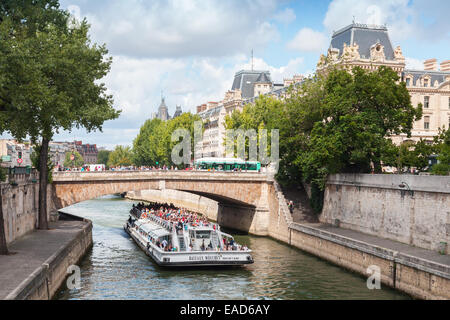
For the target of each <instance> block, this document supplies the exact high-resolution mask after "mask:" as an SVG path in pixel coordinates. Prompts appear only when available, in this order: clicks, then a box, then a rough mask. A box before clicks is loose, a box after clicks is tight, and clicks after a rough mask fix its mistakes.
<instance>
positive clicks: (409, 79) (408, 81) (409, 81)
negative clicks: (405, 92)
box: [406, 78, 411, 87]
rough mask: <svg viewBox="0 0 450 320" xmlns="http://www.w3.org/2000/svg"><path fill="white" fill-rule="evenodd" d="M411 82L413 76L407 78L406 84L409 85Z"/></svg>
mask: <svg viewBox="0 0 450 320" xmlns="http://www.w3.org/2000/svg"><path fill="white" fill-rule="evenodd" d="M410 84H411V78H406V86H407V87H409V86H410Z"/></svg>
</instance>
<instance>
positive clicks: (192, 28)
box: [54, 0, 450, 148]
mask: <svg viewBox="0 0 450 320" xmlns="http://www.w3.org/2000/svg"><path fill="white" fill-rule="evenodd" d="M60 2H61V6H62V8H65V9H67V10H69V11H70V12H71V13H72V14H73V15H74V16H75V17H78V18H82V17H86V18H87V20H88V21H89V23H90V24H91V37H92V39H93V41H95V42H97V43H106V46H107V47H108V49H109V50H110V54H111V55H112V57H113V66H112V70H111V72H110V74H109V75H108V76H107V77H106V78H105V79H104V82H105V83H106V85H107V87H108V88H109V91H110V93H112V94H113V96H114V100H115V106H116V108H118V109H121V110H123V111H122V115H121V117H120V118H119V119H117V120H114V121H110V122H107V123H106V124H105V126H104V130H103V131H104V132H103V133H100V132H94V133H90V134H87V133H86V132H85V131H84V130H76V131H74V132H71V133H61V134H59V135H57V136H55V139H54V140H67V141H69V140H73V139H74V138H75V139H77V140H83V141H84V142H86V143H96V144H97V145H99V146H104V147H107V148H113V147H114V146H115V145H117V144H122V145H131V144H132V141H133V139H134V138H135V136H136V135H137V133H138V132H139V128H140V126H141V125H142V124H143V123H144V121H145V120H146V119H148V118H149V117H150V115H151V113H152V112H155V111H156V110H157V108H158V106H159V103H160V97H161V91H163V92H164V96H165V97H166V103H167V105H168V106H169V112H170V113H171V114H172V113H173V112H174V110H175V105H176V104H179V105H181V106H182V109H183V110H184V111H194V110H195V107H196V106H197V105H199V104H202V103H204V102H207V101H219V100H221V99H223V96H224V93H225V91H226V90H228V89H230V88H231V84H232V80H233V75H234V73H235V72H236V71H238V70H241V69H244V68H250V53H251V50H252V49H253V50H254V57H255V58H254V63H255V68H256V69H265V70H267V69H268V70H270V72H271V74H272V78H273V79H274V80H275V81H280V82H281V81H282V79H283V78H286V77H292V76H293V75H294V74H309V73H312V72H314V69H315V66H316V63H317V61H318V58H319V56H320V54H321V53H326V50H327V47H328V46H329V42H330V38H331V34H332V32H333V30H337V29H340V28H342V27H345V26H346V25H348V24H350V23H351V22H352V20H353V17H354V18H355V21H356V22H359V23H373V24H386V25H387V27H388V29H389V34H390V38H391V41H392V42H393V45H394V46H397V45H400V46H401V47H402V50H403V55H404V56H405V57H406V58H407V66H408V67H410V68H421V65H422V62H423V60H425V59H428V58H437V59H438V61H442V60H448V59H450V19H448V13H449V12H450V1H447V0H441V1H438V0H415V1H408V0H322V1H320V0H319V1H307V0H297V1H294V0H291V1H289V0H278V1H277V0H227V1H224V0H198V1H196V0H95V1H92V0H60Z"/></svg>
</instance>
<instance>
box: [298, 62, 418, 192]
mask: <svg viewBox="0 0 450 320" xmlns="http://www.w3.org/2000/svg"><path fill="white" fill-rule="evenodd" d="M323 90H324V95H323V97H324V98H323V102H322V103H321V104H320V105H319V110H318V112H319V114H320V120H319V121H315V122H314V125H313V127H312V130H311V132H310V134H308V136H307V139H306V144H305V150H303V152H301V153H299V154H298V156H297V158H296V163H298V164H299V165H300V167H301V169H302V174H303V176H304V178H305V180H306V181H310V182H314V183H316V184H317V185H318V186H320V188H321V189H323V188H324V186H325V182H326V178H327V176H328V175H329V174H332V173H338V172H357V173H358V172H359V173H368V172H372V171H373V172H377V173H378V172H381V157H382V154H383V150H384V149H385V148H386V147H387V146H388V145H389V144H390V142H389V137H390V136H391V135H398V134H400V133H404V134H406V135H408V136H409V135H410V134H411V129H412V125H413V123H414V121H415V120H418V119H419V118H420V117H421V115H422V111H421V106H419V107H418V108H414V107H413V106H412V105H411V100H410V95H409V92H408V90H407V89H406V86H405V84H404V83H403V82H399V77H398V75H397V73H396V72H394V71H393V70H392V69H390V68H387V67H380V68H379V69H378V70H376V71H372V72H370V71H367V70H363V69H361V68H358V67H356V68H354V69H353V70H352V72H351V73H349V72H347V71H346V70H344V69H333V70H331V71H330V72H329V74H328V75H327V77H326V80H325V81H324V85H323ZM306 94H307V92H306Z"/></svg>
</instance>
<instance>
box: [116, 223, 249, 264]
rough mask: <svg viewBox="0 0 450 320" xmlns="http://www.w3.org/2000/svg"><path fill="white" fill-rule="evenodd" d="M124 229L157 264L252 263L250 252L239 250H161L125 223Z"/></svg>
mask: <svg viewBox="0 0 450 320" xmlns="http://www.w3.org/2000/svg"><path fill="white" fill-rule="evenodd" d="M124 230H125V231H126V232H127V233H128V235H129V236H130V237H131V238H132V239H133V241H134V242H135V243H136V244H137V245H138V246H139V247H140V248H141V249H142V250H143V251H144V252H145V253H146V254H147V255H148V256H149V257H151V258H152V259H153V260H154V261H155V262H156V263H157V264H158V265H160V266H164V267H199V266H205V267H209V266H241V265H245V264H251V263H253V262H254V261H253V258H252V257H251V255H250V252H240V251H220V252H216V251H201V252H195V251H194V252H163V251H160V250H157V249H155V248H153V247H151V246H150V247H147V245H146V243H144V241H142V240H141V239H140V237H138V236H137V234H136V232H134V231H133V230H130V228H129V227H128V225H127V224H125V225H124Z"/></svg>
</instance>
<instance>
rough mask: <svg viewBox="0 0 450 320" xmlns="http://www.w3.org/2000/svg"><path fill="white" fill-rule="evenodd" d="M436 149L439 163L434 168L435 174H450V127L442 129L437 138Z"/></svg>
mask: <svg viewBox="0 0 450 320" xmlns="http://www.w3.org/2000/svg"><path fill="white" fill-rule="evenodd" d="M434 142H435V150H436V153H437V154H438V157H437V160H438V161H439V163H437V164H435V165H434V166H433V168H432V172H433V174H438V175H449V174H450V128H449V129H447V130H440V132H439V135H438V136H437V137H436V138H435V141H434Z"/></svg>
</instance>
